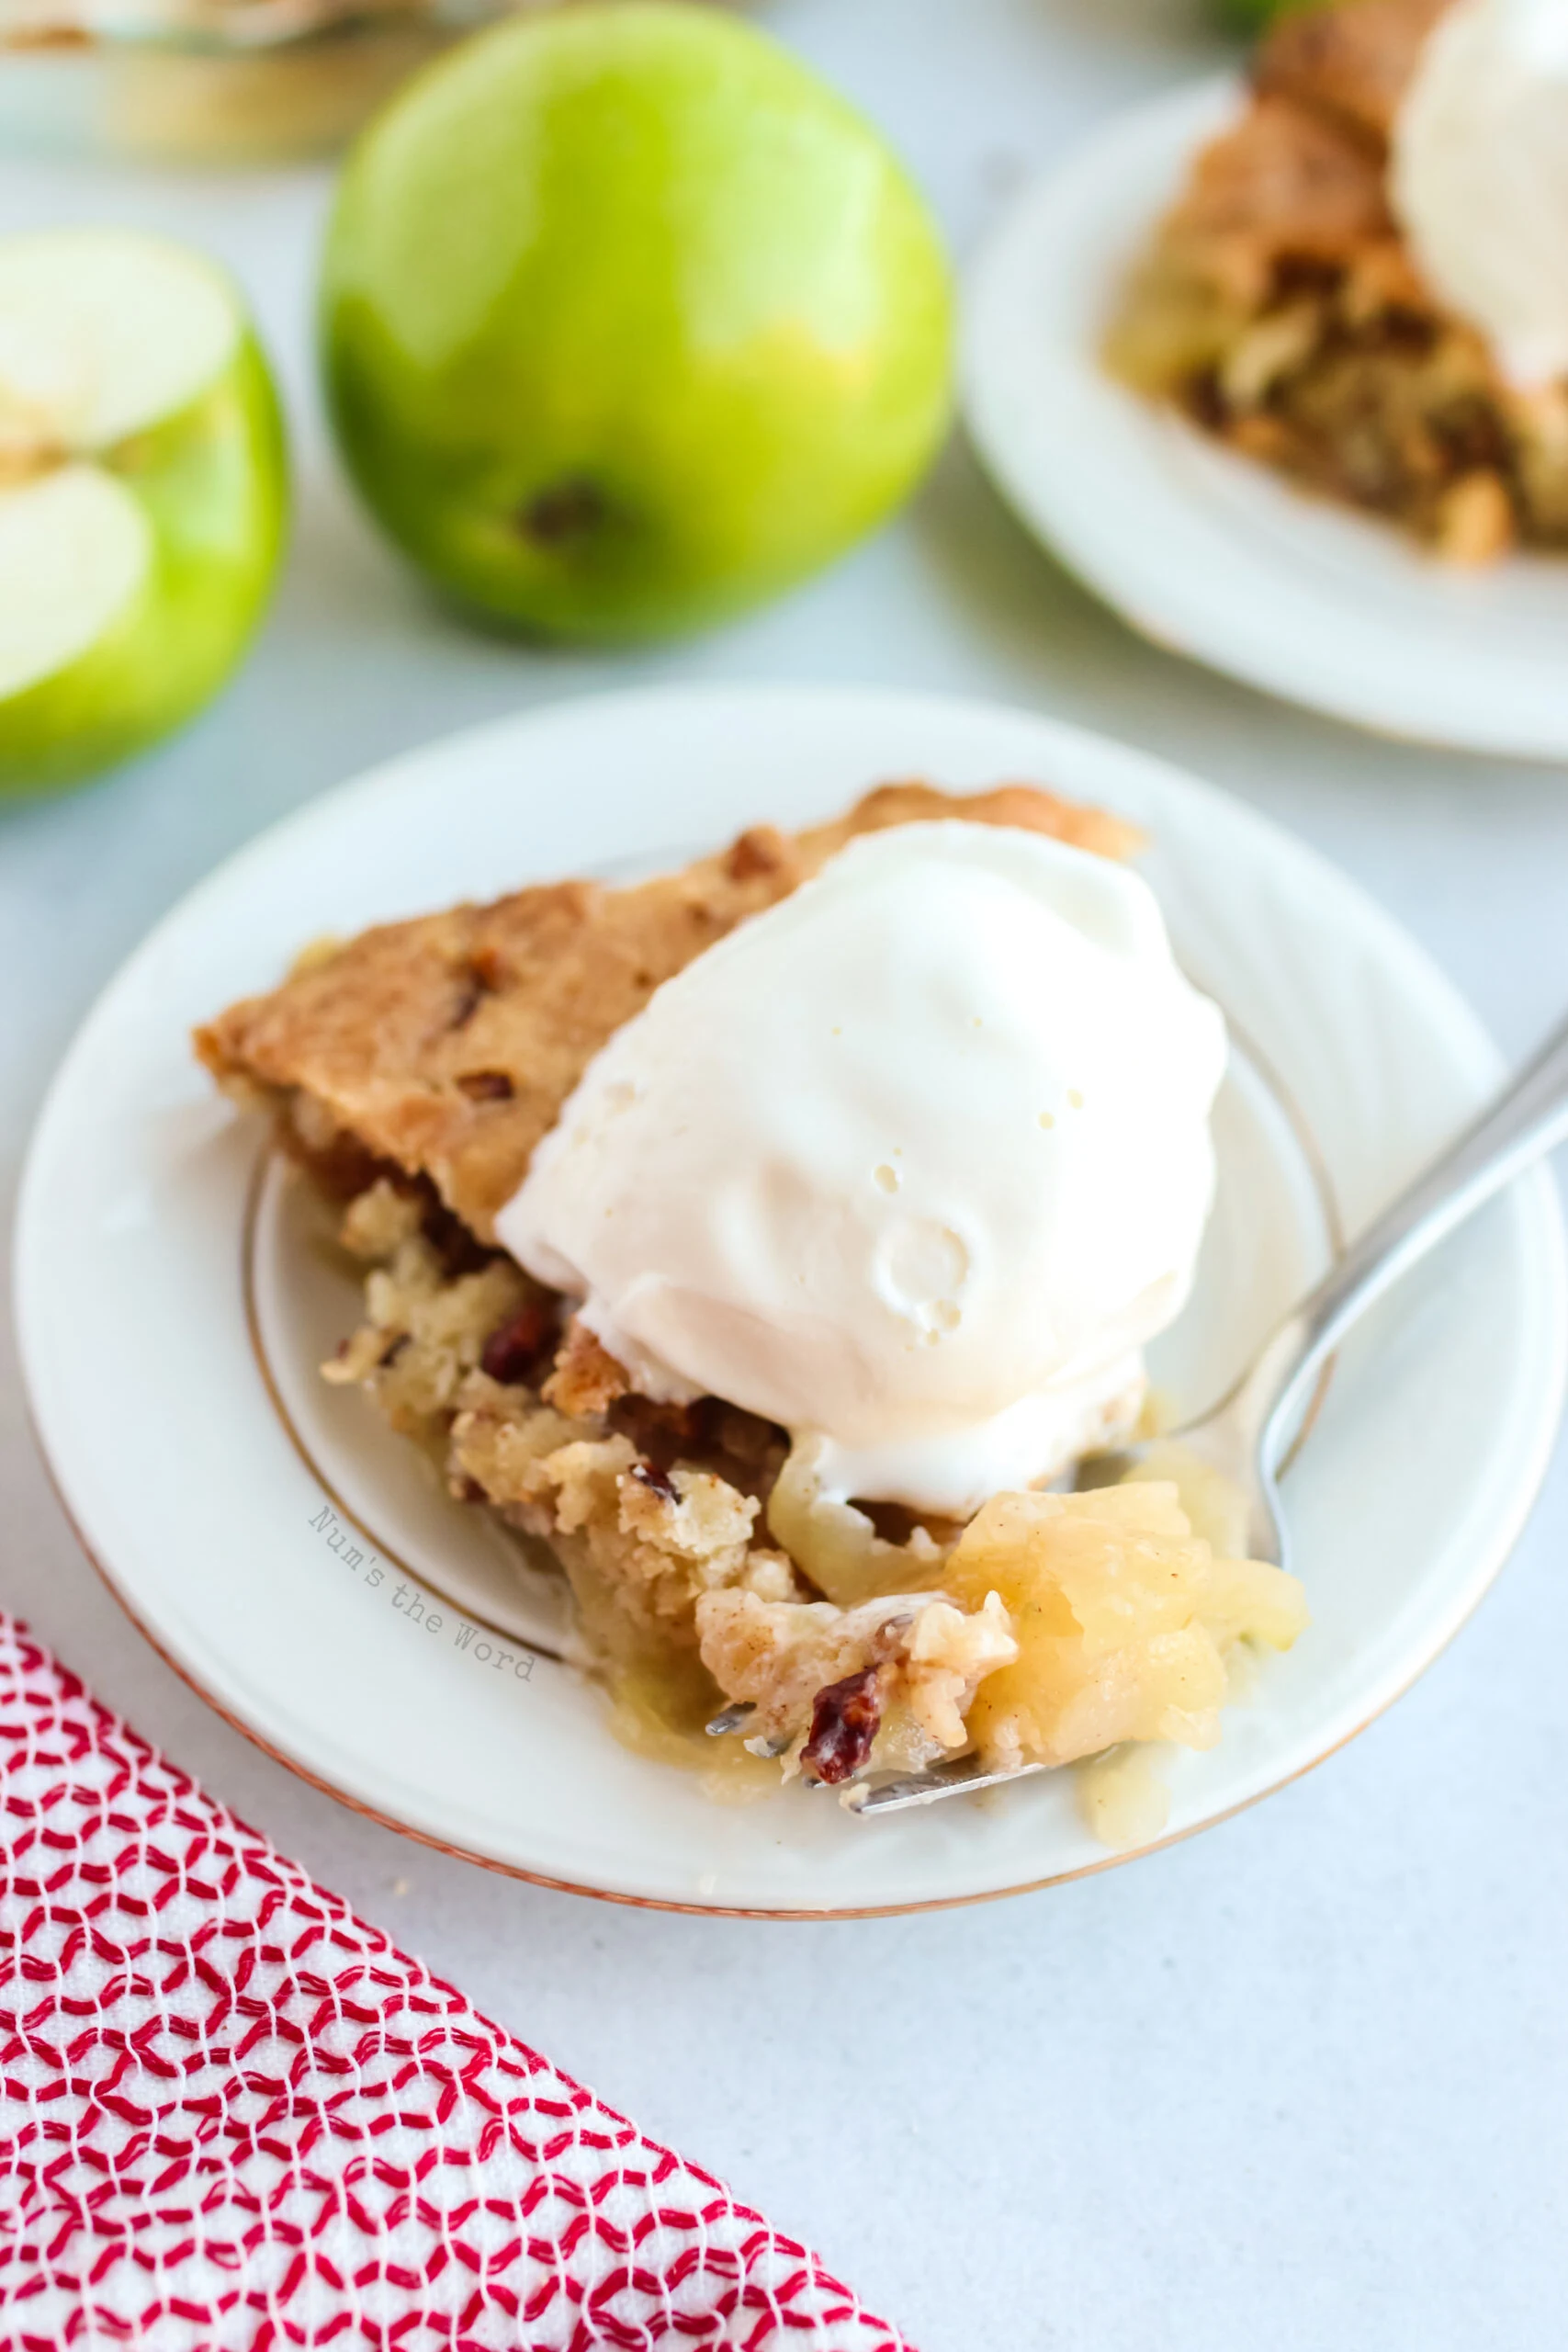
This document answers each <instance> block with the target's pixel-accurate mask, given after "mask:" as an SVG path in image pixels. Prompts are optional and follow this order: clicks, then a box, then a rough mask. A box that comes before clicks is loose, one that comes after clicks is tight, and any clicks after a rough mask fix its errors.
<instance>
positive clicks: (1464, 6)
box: [1390, 0, 1568, 388]
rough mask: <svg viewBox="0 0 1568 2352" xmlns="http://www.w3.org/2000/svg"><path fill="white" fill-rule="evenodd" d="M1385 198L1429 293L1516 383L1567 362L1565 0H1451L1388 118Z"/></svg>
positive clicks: (1558, 371)
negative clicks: (1454, 0) (1478, 337)
mask: <svg viewBox="0 0 1568 2352" xmlns="http://www.w3.org/2000/svg"><path fill="white" fill-rule="evenodd" d="M1390 187H1391V193H1392V197H1393V207H1394V210H1395V212H1396V214H1397V215H1398V218H1399V220H1400V222H1401V225H1402V226H1403V228H1404V232H1405V235H1406V237H1407V239H1408V241H1409V243H1410V246H1411V249H1412V251H1413V252H1414V254H1415V256H1416V261H1417V263H1418V265H1419V266H1420V268H1421V270H1422V273H1423V275H1424V276H1425V277H1426V278H1427V282H1428V284H1429V285H1430V286H1431V288H1432V289H1433V291H1434V292H1435V293H1436V294H1437V295H1438V297H1439V299H1440V300H1442V301H1444V302H1445V303H1447V305H1448V306H1449V308H1450V310H1452V311H1456V312H1457V313H1458V314H1459V315H1460V316H1461V318H1464V319H1467V320H1469V322H1471V324H1472V326H1475V327H1478V328H1479V329H1480V330H1481V332H1482V334H1484V335H1485V336H1486V338H1487V340H1488V342H1489V343H1490V345H1492V348H1493V352H1494V354H1495V357H1496V360H1497V363H1498V365H1499V367H1500V368H1502V369H1503V372H1504V373H1505V374H1506V375H1507V376H1508V377H1510V378H1511V379H1513V380H1514V381H1515V382H1516V383H1517V385H1519V386H1520V387H1521V388H1529V387H1530V386H1534V385H1539V384H1541V383H1544V382H1547V381H1550V380H1551V379H1552V378H1554V377H1558V376H1562V375H1564V374H1568V0H1458V5H1457V6H1454V7H1453V8H1451V9H1450V10H1449V11H1448V12H1447V13H1446V14H1445V15H1443V16H1442V17H1439V18H1438V22H1437V24H1436V25H1435V26H1434V28H1433V29H1432V31H1431V32H1430V34H1429V35H1428V36H1427V40H1426V41H1425V43H1424V44H1423V46H1422V51H1421V55H1420V59H1419V61H1418V62H1417V65H1416V74H1415V77H1414V79H1413V81H1412V82H1411V84H1410V86H1409V88H1408V89H1407V90H1406V92H1405V94H1404V99H1403V100H1402V102H1401V104H1400V107H1399V109H1398V112H1397V114H1396V116H1395V119H1394V129H1393V158H1392V166H1391V176H1390Z"/></svg>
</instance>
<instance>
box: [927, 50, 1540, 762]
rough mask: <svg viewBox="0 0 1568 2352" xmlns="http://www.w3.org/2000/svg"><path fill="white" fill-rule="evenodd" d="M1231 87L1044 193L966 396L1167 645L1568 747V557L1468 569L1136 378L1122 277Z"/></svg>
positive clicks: (1265, 679) (1055, 520) (1427, 735)
mask: <svg viewBox="0 0 1568 2352" xmlns="http://www.w3.org/2000/svg"><path fill="white" fill-rule="evenodd" d="M1240 103H1241V98H1240V93H1239V91H1238V89H1237V87H1236V85H1235V84H1233V83H1231V82H1228V81H1226V82H1221V83H1213V82H1208V83H1204V84H1202V85H1201V86H1199V87H1197V88H1187V89H1182V90H1179V91H1177V92H1176V93H1175V94H1174V95H1173V96H1168V97H1163V98H1160V99H1157V100H1156V101H1155V102H1153V103H1152V104H1149V105H1145V106H1142V107H1137V108H1135V109H1134V111H1133V112H1131V113H1130V114H1125V115H1122V116H1119V117H1118V118H1117V119H1115V120H1114V121H1113V122H1112V123H1111V125H1110V126H1109V127H1108V128H1107V129H1105V130H1102V131H1100V132H1099V133H1098V134H1097V135H1096V136H1095V137H1093V138H1092V139H1090V140H1089V142H1088V143H1087V144H1086V145H1084V146H1082V147H1080V148H1078V149H1077V151H1076V152H1075V153H1072V154H1071V155H1070V156H1069V157H1068V158H1067V160H1066V162H1065V163H1064V164H1061V165H1059V166H1058V167H1057V168H1056V169H1055V170H1054V171H1052V172H1050V173H1048V174H1047V175H1045V176H1043V178H1042V179H1040V180H1039V181H1037V182H1036V183H1035V184H1034V185H1033V187H1032V188H1031V189H1029V190H1028V191H1027V192H1026V193H1025V195H1024V196H1023V197H1022V198H1021V200H1020V202H1019V203H1018V204H1017V205H1016V206H1015V207H1014V208H1013V209H1012V210H1011V211H1010V213H1009V215H1008V216H1007V218H1006V219H1005V220H1004V221H1003V222H1002V224H1001V226H1000V228H999V229H998V231H997V232H996V233H995V235H994V236H993V237H992V239H991V241H990V242H989V243H988V244H987V247H986V249H985V251H984V252H983V253H982V254H981V256H980V258H979V261H978V263H977V264H976V267H975V269H974V271H973V273H972V275H971V278H970V283H969V288H968V300H967V313H966V322H965V331H964V404H965V411H966V414H967V418H968V423H969V427H970V431H971V433H972V435H973V436H974V439H975V442H976V447H977V448H978V450H979V452H980V455H981V458H982V459H983V461H984V463H985V465H986V467H987V469H988V471H989V472H990V474H991V476H992V479H993V480H994V481H995V482H996V484H997V486H998V489H999V490H1000V491H1001V492H1002V494H1003V496H1004V497H1005V498H1006V499H1007V500H1008V501H1009V503H1010V504H1011V505H1012V507H1013V508H1014V509H1015V511H1016V512H1017V514H1018V515H1019V516H1020V517H1021V520H1022V521H1023V522H1024V523H1025V524H1027V525H1028V526H1029V527H1030V528H1031V529H1032V530H1033V531H1035V532H1036V533H1037V534H1038V535H1039V537H1041V538H1043V540H1045V541H1046V542H1047V543H1048V544H1049V545H1050V546H1051V547H1052V548H1055V551H1056V553H1057V554H1058V555H1059V556H1060V557H1061V558H1062V559H1063V560H1064V561H1065V562H1066V563H1067V564H1069V565H1070V566H1071V567H1072V569H1073V570H1074V571H1077V572H1078V573H1079V574H1080V575H1081V577H1082V578H1083V579H1084V580H1085V581H1086V582H1088V583H1089V586H1090V587H1092V588H1094V589H1095V590H1097V591H1098V593H1099V594H1100V595H1102V596H1103V597H1104V598H1105V599H1106V600H1107V602H1108V603H1110V604H1111V605H1115V606H1116V607H1117V609H1118V610H1119V611H1120V612H1122V614H1123V616H1125V617H1126V618H1127V619H1128V620H1130V621H1131V622H1132V623H1133V624H1134V627H1135V628H1140V629H1142V630H1143V631H1144V633H1145V635H1146V636H1148V637H1152V638H1154V639H1156V641H1157V642H1158V643H1160V644H1162V645H1167V646H1169V647H1172V648H1173V649H1175V650H1177V651H1179V652H1182V653H1187V654H1190V655H1192V656H1194V657H1195V658H1196V659H1197V660H1199V661H1201V662H1209V663H1211V664H1212V665H1213V667H1214V668H1215V669H1217V670H1224V671H1227V672H1229V673H1231V674H1232V675H1233V676H1235V677H1238V678H1243V679H1245V680H1247V683H1248V684H1252V685H1257V686H1263V687H1266V688H1268V689H1269V691H1271V692H1272V693H1275V694H1279V695H1287V696H1288V697H1290V698H1291V699H1292V701H1295V702H1302V703H1306V704H1309V705H1311V706H1312V707H1314V708H1316V709H1319V710H1326V711H1330V712H1332V713H1334V714H1335V715H1336V716H1337V717H1338V718H1348V719H1352V720H1355V721H1357V722H1358V723H1359V724H1360V725H1362V726H1365V727H1371V728H1376V729H1379V730H1381V731H1382V732H1385V733H1390V734H1394V735H1400V736H1407V737H1413V738H1416V739H1417V740H1419V741H1426V742H1433V743H1446V744H1450V745H1454V746H1460V747H1463V748H1468V749H1472V750H1475V751H1483V752H1509V753H1523V754H1529V755H1533V756H1537V757H1541V758H1551V759H1561V758H1562V757H1564V756H1568V559H1556V560H1554V559H1551V558H1547V557H1535V556H1517V557H1513V558H1510V559H1509V560H1507V561H1506V562H1504V563H1501V564H1499V565H1497V566H1495V568H1492V569H1490V570H1487V571H1474V572H1471V571H1457V570H1453V569H1448V568H1445V567H1443V566H1442V565H1440V564H1438V563H1436V562H1434V561H1433V560H1430V559H1429V558H1427V557H1425V556H1423V555H1422V554H1421V553H1419V552H1418V551H1417V550H1416V548H1413V547H1412V546H1411V545H1410V544H1409V543H1408V542H1407V541H1405V540H1404V538H1403V537H1400V535H1399V534H1398V533H1397V532H1396V531H1395V530H1394V529H1393V527H1392V526H1389V525H1387V524H1383V523H1381V522H1378V521H1375V520H1372V519H1370V518H1365V517H1362V516H1359V515H1354V514H1351V513H1348V512H1347V511H1343V510H1341V509H1339V508H1337V507H1336V506H1334V505H1332V504H1329V503H1326V502H1323V501H1319V500H1314V499H1312V498H1309V497H1307V496H1305V495H1303V493H1302V492H1298V491H1296V490H1293V489H1292V487H1291V486H1290V485H1289V484H1288V483H1286V482H1284V481H1280V478H1279V477H1278V476H1276V475H1274V474H1272V473H1270V472H1269V470H1268V469H1267V468H1265V467H1263V466H1260V465H1254V464H1252V463H1250V462H1249V461H1248V460H1247V459H1246V458H1242V457H1239V456H1237V455H1236V454H1235V452H1234V451H1231V450H1228V449H1224V448H1220V447H1216V446H1215V445H1214V444H1213V443H1212V442H1210V441H1208V440H1206V439H1205V438H1204V436H1203V435H1201V434H1200V433H1199V432H1197V431H1196V430H1195V428H1193V427H1192V426H1191V425H1190V424H1186V423H1185V422H1184V421H1183V420H1182V419H1181V418H1179V416H1177V415H1175V414H1174V413H1171V412H1169V411H1167V410H1163V409H1160V408H1157V407H1156V406H1155V405H1154V404H1153V403H1150V402H1146V401H1141V400H1139V399H1138V398H1136V397H1135V396H1134V394H1133V393H1131V392H1128V391H1126V390H1123V389H1122V386H1120V385H1119V384H1116V383H1114V382H1113V381H1112V380H1111V378H1110V377H1109V376H1108V375H1107V374H1106V372H1105V370H1104V368H1102V366H1101V365H1100V356H1099V354H1100V343H1101V340H1102V337H1103V334H1104V329H1105V325H1106V322H1107V319H1108V317H1109V315H1110V311H1111V306H1112V303H1113V300H1114V296H1115V290H1116V288H1117V287H1118V286H1119V284H1120V283H1121V281H1122V277H1124V275H1125V272H1126V270H1127V267H1128V266H1129V264H1130V263H1131V262H1132V261H1133V259H1134V257H1135V256H1136V254H1138V253H1139V252H1140V251H1141V250H1142V248H1143V247H1144V245H1145V243H1146V241H1147V239H1148V237H1149V236H1150V234H1151V232H1152V231H1153V229H1154V226H1155V223H1156V220H1158V218H1159V216H1160V214H1161V213H1162V212H1163V211H1164V209H1165V208H1166V207H1167V205H1168V203H1169V202H1170V200H1171V198H1173V197H1174V196H1175V194H1176V192H1177V190H1178V187H1179V185H1180V183H1181V180H1182V178H1183V176H1184V175H1185V172H1186V169H1187V165H1188V164H1189V161H1190V158H1191V156H1192V155H1193V153H1195V152H1196V150H1197V149H1198V148H1199V147H1200V146H1201V145H1202V143H1203V142H1204V141H1206V140H1207V139H1209V138H1211V137H1212V136H1213V134H1214V132H1216V131H1217V130H1220V129H1221V128H1222V127H1223V126H1224V123H1225V122H1226V121H1227V120H1228V119H1230V118H1231V117H1232V116H1233V115H1234V114H1235V111H1236V109H1237V107H1238V106H1239V105H1240Z"/></svg>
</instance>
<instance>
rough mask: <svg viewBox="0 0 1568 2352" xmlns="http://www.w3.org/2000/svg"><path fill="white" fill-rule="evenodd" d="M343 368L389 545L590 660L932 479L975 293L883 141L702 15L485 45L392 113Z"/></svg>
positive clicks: (824, 552) (332, 367)
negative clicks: (952, 271) (956, 305)
mask: <svg viewBox="0 0 1568 2352" xmlns="http://www.w3.org/2000/svg"><path fill="white" fill-rule="evenodd" d="M321 332H322V341H323V361H324V369H325V377H326V384H327V390H328V397H329V402H330V406H331V410H332V414H333V419H334V422H335V425H336V429H337V434H338V437H339V440H340V442H341V445H342V447H343V450H344V456H345V458H346V459H347V462H348V464H349V467H350V469H352V471H353V474H354V477H355V481H357V483H358V485H359V488H360V490H361V491H362V492H363V493H364V496H365V498H366V500H367V503H368V504H369V505H370V507H371V508H372V510H373V511H374V513H375V514H376V515H378V518H379V519H380V521H381V523H382V524H383V525H384V526H385V527H386V528H387V530H388V531H389V533H390V534H391V536H392V537H393V538H394V539H396V540H397V541H398V542H399V543H400V545H401V547H402V548H404V549H405V550H406V551H407V553H408V554H409V555H411V556H412V558H413V559H414V560H415V561H416V562H417V563H418V564H420V565H421V566H422V567H423V569H424V570H425V571H428V572H429V573H431V574H432V575H433V576H434V579H435V580H436V581H438V582H441V583H442V584H443V585H444V586H445V587H446V588H447V589H448V590H451V591H453V592H455V593H456V594H457V596H458V597H459V598H461V599H463V600H465V601H467V602H468V603H469V604H471V605H475V606H478V607H480V608H482V609H483V610H484V611H486V612H489V613H491V614H496V615H499V616H502V617H503V618H504V619H506V620H508V621H511V622H513V623H518V624H521V625H522V626H524V627H525V628H531V629H536V630H541V631H544V632H547V633H549V634H555V635H560V636H565V637H589V638H593V637H599V638H628V637H638V636H645V635H652V634H657V633H660V632H664V631H671V630H676V629H682V628H692V627H694V626H698V625H700V624H703V623H705V622H708V621H711V620H714V619H716V618H717V617H719V616H723V615H725V614H727V613H729V612H732V611H735V610H737V609H739V607H741V606H743V605H748V604H750V603H752V602H754V601H756V600H757V599H759V598H761V597H763V596H766V595H769V594H772V593H773V591H775V590H777V589H779V588H782V587H783V586H784V585H785V584H786V583H787V582H791V581H794V580H796V579H798V578H800V577H802V576H803V575H804V574H806V573H807V572H809V571H813V570H815V569H816V568H817V567H818V565H820V564H822V563H824V562H826V561H827V560H828V559H829V558H830V557H832V556H834V555H836V554H838V553H839V552H840V549H842V548H845V547H847V546H848V545H849V544H850V542H851V541H852V540H853V539H855V538H857V537H860V535H861V534H862V533H863V532H864V531H867V530H869V529H870V528H871V527H872V526H873V525H874V524H875V523H877V522H879V521H880V520H881V519H882V518H883V517H884V516H885V515H886V514H887V513H888V512H889V511H890V510H891V509H892V508H893V507H894V506H895V505H896V504H897V503H898V501H899V500H900V499H902V498H903V497H904V496H905V495H906V494H907V493H908V491H909V490H910V489H911V488H912V486H913V485H914V483H915V482H916V481H918V480H919V476H920V474H921V473H922V471H923V470H924V469H925V467H926V466H927V464H928V462H929V461H930V459H931V456H932V455H933V453H934V451H935V449H936V447H937V445H938V443H939V442H940V440H941V438H942V433H943V431H944V428H945V425H946V422H947V417H948V408H949V376H950V346H951V339H952V292H951V285H950V279H949V273H948V267H947V263H946V260H945V257H944V254H943V252H942V244H941V242H940V240H939V238H938V235H937V232H936V231H935V229H934V227H933V225H932V223H931V218H930V216H929V214H928V213H927V211H926V209H925V208H924V206H923V205H922V203H921V201H920V199H919V197H918V196H917V195H916V193H915V191H914V189H913V187H911V186H910V184H909V182H908V179H907V178H906V177H905V175H904V174H903V172H902V171H901V169H900V167H899V165H898V164H897V160H896V159H895V157H894V156H893V155H892V154H891V153H890V152H889V150H888V149H887V147H886V145H885V143H884V142H883V141H882V140H881V139H880V138H879V137H878V135H877V134H876V132H875V131H874V130H872V129H871V128H870V127H869V126H868V125H867V124H866V123H865V122H864V121H863V119H861V118H860V116H858V115H857V114H856V113H854V111H853V110H852V108H851V107H849V106H847V105H846V104H845V103H844V101H843V100H842V99H840V97H838V96H835V94H834V93H833V92H832V91H831V90H829V89H828V88H826V87H825V86H824V85H823V84H822V83H821V82H819V81H818V79H817V77H816V76H815V75H814V74H810V73H808V72H807V69H806V68H805V67H804V66H803V65H800V64H798V63H797V62H795V60H794V59H792V58H791V57H789V56H788V55H787V54H786V53H785V52H784V51H783V50H782V49H780V48H779V47H778V45H777V44H776V43H775V42H773V41H772V40H767V39H765V38H764V37H763V36H762V35H761V33H758V32H755V31H753V30H751V29H750V28H749V27H746V26H744V25H741V24H739V23H737V22H736V21H735V20H734V19H733V18H731V17H727V16H724V15H723V14H720V13H718V12H716V11H714V10H712V9H709V8H704V7H694V6H661V5H653V0H640V4H639V5H635V6H626V5H620V6H603V5H600V6H583V7H579V8H570V9H566V10H563V11H561V12H560V13H559V14H558V15H554V16H550V17H545V18H542V19H538V18H536V19H534V20H532V21H529V22H516V23H511V24H505V25H502V26H501V27H499V28H496V29H494V30H492V31H491V32H488V33H484V34H481V35H480V36H479V37H478V38H477V39H476V40H472V41H469V42H468V43H467V44H466V45H464V46H463V47H462V48H460V49H457V50H456V51H453V52H452V53H451V54H450V55H448V56H447V57H446V58H444V59H443V60H441V61H440V62H437V63H436V64H434V65H433V66H430V67H428V68H427V69H426V70H425V71H424V72H423V74H420V75H419V76H418V77H417V78H416V79H415V80H414V81H413V82H412V83H411V84H410V85H408V86H407V87H406V88H405V89H404V90H403V91H402V92H400V94H399V96H397V97H395V98H394V99H393V101H392V103H391V105H390V106H389V107H388V108H387V110H386V112H385V113H384V114H382V115H381V116H380V117H379V118H378V120H377V121H375V122H374V123H373V124H372V125H371V126H370V128H369V130H367V132H366V133H365V134H364V136H363V137H362V139H361V141H360V142H359V144H358V146H357V148H356V149H355V153H354V154H353V155H352V157H351V159H350V161H349V164H348V167H347V170H346V172H345V175H344V180H343V185H342V188H341V191H340V194H339V198H338V202H337V207H336V210H335V213H334V215H333V221H332V225H331V229H330V231H329V234H328V239H327V246H326V254H325V261H324V271H323V285H322V300H321Z"/></svg>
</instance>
